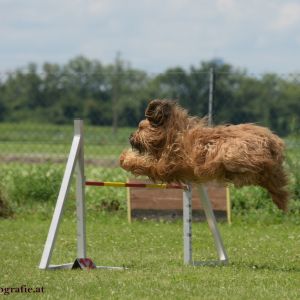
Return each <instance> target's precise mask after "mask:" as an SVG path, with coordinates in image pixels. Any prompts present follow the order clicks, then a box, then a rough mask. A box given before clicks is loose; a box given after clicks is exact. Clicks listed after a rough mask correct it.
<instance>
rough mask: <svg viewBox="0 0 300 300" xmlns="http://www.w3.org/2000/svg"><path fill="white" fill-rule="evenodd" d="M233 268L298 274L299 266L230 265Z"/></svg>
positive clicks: (265, 264)
mask: <svg viewBox="0 0 300 300" xmlns="http://www.w3.org/2000/svg"><path fill="white" fill-rule="evenodd" d="M231 265H232V266H233V267H237V268H241V269H245V268H248V269H251V270H257V271H260V270H264V271H272V272H287V273H300V267H299V266H277V265H274V264H268V263H261V264H256V263H242V262H241V263H231Z"/></svg>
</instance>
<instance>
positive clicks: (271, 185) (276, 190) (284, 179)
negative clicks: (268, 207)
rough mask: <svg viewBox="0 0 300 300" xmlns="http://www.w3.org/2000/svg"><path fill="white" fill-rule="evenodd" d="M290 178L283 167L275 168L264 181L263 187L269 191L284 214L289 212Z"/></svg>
mask: <svg viewBox="0 0 300 300" xmlns="http://www.w3.org/2000/svg"><path fill="white" fill-rule="evenodd" d="M287 184H288V176H287V174H286V173H285V171H284V170H283V168H282V166H281V167H278V168H275V169H273V170H272V172H270V173H269V174H268V176H267V177H266V178H265V179H264V180H263V181H262V184H261V186H262V187H264V188H265V189H267V190H268V192H269V193H270V195H271V197H272V200H273V202H274V203H275V204H276V205H277V207H278V208H279V209H281V210H283V211H284V212H287V210H288V200H289V192H288V191H287V188H286V187H287Z"/></svg>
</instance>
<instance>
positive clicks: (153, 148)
mask: <svg viewBox="0 0 300 300" xmlns="http://www.w3.org/2000/svg"><path fill="white" fill-rule="evenodd" d="M178 109H179V110H180V108H179V107H178V106H177V105H176V103H175V102H174V101H170V100H152V101H151V102H150V103H149V105H148V107H147V108H146V111H145V117H146V119H145V120H143V121H141V122H140V124H139V126H138V129H137V130H136V131H135V132H134V133H133V134H132V135H131V136H130V139H129V140H130V144H131V146H132V148H133V149H136V150H138V151H139V152H140V153H141V154H143V153H148V154H150V155H152V156H154V157H157V158H159V157H160V155H161V153H162V151H163V149H164V147H165V145H166V144H167V143H169V140H170V136H174V135H175V134H176V130H177V128H176V126H175V127H174V117H175V115H176V111H177V110H178ZM178 121H179V120H177V122H178Z"/></svg>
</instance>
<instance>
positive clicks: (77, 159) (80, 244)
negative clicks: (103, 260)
mask: <svg viewBox="0 0 300 300" xmlns="http://www.w3.org/2000/svg"><path fill="white" fill-rule="evenodd" d="M75 167H76V175H77V177H76V212H77V259H76V261H77V260H78V261H77V262H76V261H75V263H74V262H72V263H67V264H61V265H50V261H51V257H52V252H53V248H54V245H55V241H56V237H57V233H58V229H59V225H60V222H61V218H62V215H63V209H64V205H65V202H66V199H67V195H68V192H69V188H70V184H71V180H72V175H73V173H74V169H75ZM81 262H82V264H83V265H84V266H85V267H89V268H104V269H120V270H121V269H122V270H123V269H124V267H110V266H94V265H91V264H93V263H92V261H91V260H90V259H89V258H87V256H86V229H85V175H84V143H83V121H82V120H80V119H77V120H74V137H73V142H72V146H71V150H70V153H69V157H68V161H67V165H66V169H65V173H64V176H63V180H62V184H61V187H60V191H59V194H58V198H57V202H56V206H55V210H54V214H53V217H52V222H51V225H50V228H49V232H48V237H47V240H46V244H45V248H44V252H43V254H42V258H41V262H40V265H39V268H40V269H43V270H45V269H71V268H72V267H74V265H75V266H76V264H77V265H78V264H81Z"/></svg>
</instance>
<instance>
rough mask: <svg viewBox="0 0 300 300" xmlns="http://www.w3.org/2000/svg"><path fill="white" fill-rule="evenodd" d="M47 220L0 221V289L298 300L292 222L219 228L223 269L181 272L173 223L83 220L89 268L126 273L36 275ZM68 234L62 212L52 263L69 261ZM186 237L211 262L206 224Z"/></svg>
mask: <svg viewBox="0 0 300 300" xmlns="http://www.w3.org/2000/svg"><path fill="white" fill-rule="evenodd" d="M51 214H52V211H51V212H49V218H48V217H47V218H44V217H42V216H41V215H39V216H38V215H32V216H26V217H18V218H17V219H6V220H3V219H2V220H0V238H1V257H2V264H1V268H0V278H1V284H0V288H4V287H20V286H21V285H26V286H27V287H32V288H36V287H44V293H43V294H38V297H41V298H45V299H299V298H300V285H299V282H300V251H299V249H300V230H299V225H297V224H295V223H292V222H289V221H284V222H282V223H279V224H272V223H271V224H266V223H259V222H256V223H253V224H249V223H245V222H237V221H236V222H235V223H233V224H232V225H231V226H230V225H228V224H220V230H221V233H222V236H223V239H224V242H225V246H226V249H227V252H228V255H229V258H230V263H229V265H227V266H218V267H208V266H206V267H191V266H184V265H183V257H182V256H183V249H182V223H181V222H175V223H166V222H151V221H147V222H146V221H145V222H134V223H132V224H128V223H127V221H126V216H125V213H118V214H111V213H99V214H98V215H96V214H88V215H89V218H88V220H87V233H88V256H89V257H91V258H93V260H94V261H95V262H96V263H97V265H112V266H123V265H125V266H128V267H129V269H128V270H124V271H109V270H92V271H80V270H76V271H74V270H73V271H71V270H65V271H61V270H60V271H42V270H39V269H38V268H37V266H38V264H39V261H40V257H41V253H42V250H43V246H44V242H45V239H46V236H47V232H48V227H49V224H50V215H51ZM75 230H76V223H75V218H73V217H71V216H70V215H69V213H67V216H66V217H65V218H64V220H63V223H62V225H61V228H60V232H59V235H58V240H57V245H56V247H55V250H54V255H53V259H52V263H66V262H71V261H72V260H73V259H74V258H75V257H76V248H75V247H76V246H75V243H76V232H75ZM193 234H194V241H193V246H194V259H195V260H204V259H213V258H215V257H216V255H215V249H214V246H213V242H212V238H211V236H210V233H209V230H208V228H207V225H206V224H205V223H201V224H199V223H196V224H194V225H193ZM0 291H1V289H0ZM34 296H37V295H34ZM13 298H16V299H27V298H28V299H33V298H35V297H33V296H32V294H31V295H29V294H14V295H13Z"/></svg>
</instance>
